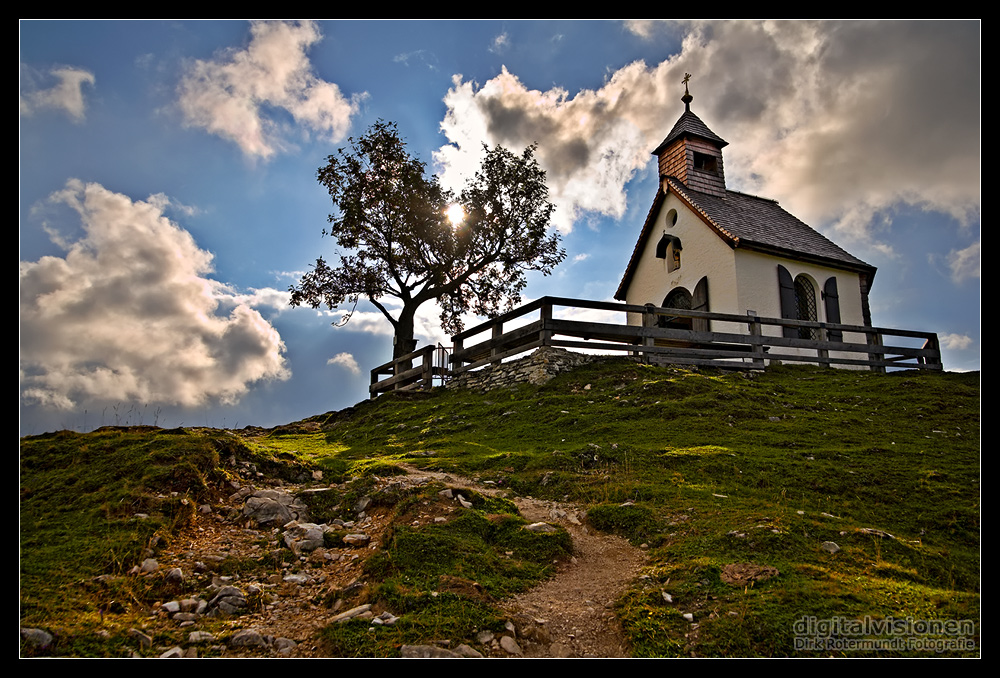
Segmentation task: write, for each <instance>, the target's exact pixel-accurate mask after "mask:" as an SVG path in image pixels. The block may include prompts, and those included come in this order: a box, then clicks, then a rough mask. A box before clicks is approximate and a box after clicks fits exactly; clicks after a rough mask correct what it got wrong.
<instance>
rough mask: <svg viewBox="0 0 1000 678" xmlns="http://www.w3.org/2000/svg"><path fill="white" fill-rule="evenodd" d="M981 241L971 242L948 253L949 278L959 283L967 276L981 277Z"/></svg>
mask: <svg viewBox="0 0 1000 678" xmlns="http://www.w3.org/2000/svg"><path fill="white" fill-rule="evenodd" d="M981 248H982V243H978V242H977V243H973V244H971V245H969V246H968V247H966V248H965V249H964V250H953V251H952V252H951V253H950V254H949V255H948V266H950V267H951V279H952V280H954V281H955V282H956V283H960V282H962V281H963V280H966V279H967V278H981V277H982V276H981V274H980V267H981V259H980V250H981Z"/></svg>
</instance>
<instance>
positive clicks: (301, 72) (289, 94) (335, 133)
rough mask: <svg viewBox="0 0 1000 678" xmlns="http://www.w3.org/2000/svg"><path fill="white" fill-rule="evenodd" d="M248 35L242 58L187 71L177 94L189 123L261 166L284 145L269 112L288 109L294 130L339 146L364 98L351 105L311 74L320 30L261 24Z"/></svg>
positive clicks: (227, 57) (223, 57) (228, 56)
mask: <svg viewBox="0 0 1000 678" xmlns="http://www.w3.org/2000/svg"><path fill="white" fill-rule="evenodd" d="M250 32H251V40H250V44H249V45H248V46H247V48H246V49H245V50H235V49H230V50H227V51H225V52H224V53H222V54H220V55H218V56H217V57H216V58H215V59H213V60H209V61H201V60H199V61H195V62H194V63H193V64H191V65H190V66H189V67H188V69H187V72H186V73H185V74H184V78H183V80H182V81H181V84H180V86H179V96H180V100H179V103H180V107H181V110H182V112H183V114H184V118H185V121H186V123H187V124H188V125H192V126H195V127H202V128H204V129H206V130H208V131H209V132H211V133H212V134H217V135H219V136H221V137H223V138H225V139H229V140H230V141H233V142H235V143H236V144H238V145H239V147H240V148H241V149H242V151H243V153H245V154H246V155H248V156H250V157H260V158H265V159H266V158H269V157H270V156H272V155H274V153H276V152H278V151H279V150H281V149H282V148H283V147H284V146H285V145H286V142H285V141H284V135H283V134H282V131H281V129H280V127H281V126H280V125H279V124H278V123H277V122H275V121H274V120H273V119H272V118H270V117H269V116H268V115H267V113H266V108H267V107H277V108H283V109H285V110H286V111H288V113H290V114H291V115H292V117H293V118H294V119H295V121H296V123H298V124H299V125H302V126H304V127H305V128H308V129H309V130H312V131H313V132H316V133H317V134H320V135H322V136H324V137H325V138H327V139H329V140H331V141H334V142H335V141H340V140H341V139H343V138H344V136H346V134H347V130H348V128H349V126H350V122H351V116H353V115H354V114H355V113H357V112H358V105H359V102H360V101H361V100H362V99H363V98H364V97H365V96H367V94H365V93H362V94H358V95H354V96H353V97H351V98H350V99H348V98H346V97H345V96H344V95H343V94H342V93H341V91H340V88H339V87H338V86H337V85H335V84H334V83H332V82H326V81H324V80H321V79H319V78H318V77H317V76H316V75H315V74H314V73H313V70H312V65H311V64H310V62H309V59H308V57H307V56H306V52H307V51H308V49H309V47H310V46H312V45H313V44H315V43H316V42H319V40H320V39H321V36H320V32H319V28H318V27H317V26H316V25H315V24H314V23H313V22H311V21H305V22H301V23H299V22H296V23H288V22H259V23H254V24H253V25H252V26H251V29H250Z"/></svg>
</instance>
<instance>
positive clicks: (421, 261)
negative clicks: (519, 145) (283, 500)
mask: <svg viewBox="0 0 1000 678" xmlns="http://www.w3.org/2000/svg"><path fill="white" fill-rule="evenodd" d="M484 149H485V157H484V159H483V161H482V164H481V166H480V169H479V171H478V172H476V175H475V177H473V178H472V179H470V180H469V181H468V182H467V184H466V186H465V188H464V189H463V190H462V193H461V195H460V196H453V195H452V194H450V193H449V192H448V191H445V190H444V189H443V188H441V186H440V184H439V183H438V180H437V178H436V177H433V176H432V177H426V176H425V175H424V163H423V162H421V161H419V160H417V159H416V158H414V157H412V156H411V155H410V154H409V153H408V152H407V150H406V144H405V143H404V142H403V141H402V139H400V137H399V133H398V131H397V129H396V125H395V123H388V122H385V121H382V120H379V121H378V122H376V123H375V124H374V125H372V126H371V127H370V128H369V129H368V131H367V132H366V133H365V134H364V135H363V136H362V137H360V138H359V139H353V138H352V139H351V140H350V148H349V149H340V150H339V151H338V153H337V155H331V156H329V158H328V162H327V164H326V165H325V166H323V167H321V168H319V171H318V173H317V177H318V179H319V182H320V183H321V184H323V185H324V186H325V187H326V188H327V191H328V192H329V193H330V197H331V198H332V199H333V204H334V207H335V210H336V211H335V213H334V214H331V215H330V217H329V221H330V227H329V229H327V230H324V234H327V233H328V234H329V235H331V236H333V238H334V239H335V240H336V243H337V245H338V247H339V248H341V250H342V252H341V253H339V254H338V255H337V256H338V257H339V259H340V261H339V263H338V265H336V266H335V267H331V266H330V265H329V264H327V263H326V260H325V259H324V258H323V257H320V258H319V259H317V260H316V264H315V266H314V267H313V270H312V271H310V272H308V273H306V274H305V275H304V276H303V277H302V280H301V281H300V282H299V284H298V285H297V286H294V285H293V286H292V287H291V288H290V291H291V293H292V299H291V304H292V305H293V306H300V305H309V306H311V307H312V308H319V307H320V306H321V305H326V306H327V307H329V308H330V309H331V310H334V309H336V308H338V307H339V306H340V305H342V304H345V303H346V304H350V305H351V307H352V311H353V308H354V307H356V305H357V303H358V301H359V300H360V299H361V298H362V297H364V298H367V299H368V300H369V301H370V302H371V303H372V304H373V305H374V306H375V308H377V309H379V311H381V312H382V314H383V315H384V316H385V317H386V318H387V319H388V320H389V322H390V323H391V324H392V327H393V330H394V333H395V336H394V339H393V358H398V357H399V356H402V355H405V354H407V353H410V352H411V351H413V350H414V349H415V348H416V342H415V341H414V339H413V330H414V324H413V323H414V317H415V314H416V311H417V309H418V308H419V307H420V306H421V305H422V304H424V303H425V302H427V301H431V300H436V301H437V302H438V303H439V304H440V306H441V309H442V311H441V326H442V328H443V329H444V330H445V331H446V332H448V333H451V334H455V333H457V332H460V331H461V330H462V328H463V324H462V319H461V316H462V314H463V313H467V312H469V311H471V312H473V313H475V314H476V315H482V316H495V315H498V314H499V313H502V312H504V311H507V310H511V309H513V308H514V307H515V306H516V305H517V304H518V303H519V302H520V298H521V292H522V291H523V290H524V287H525V285H526V284H527V281H526V279H525V272H527V271H540V272H541V273H543V274H545V275H548V274H549V273H551V272H552V269H553V268H554V267H555V266H556V265H557V264H559V262H561V261H562V260H563V259H564V258H565V256H566V252H565V250H563V249H562V248H561V247H560V246H559V235H558V233H555V232H553V233H549V232H548V231H549V228H548V227H549V220H550V219H551V216H552V211H553V209H554V208H553V205H552V203H550V202H549V200H548V188H547V187H546V185H545V172H544V171H543V170H542V169H541V167H539V166H538V161H537V160H536V159H535V155H534V154H535V146H529V147H528V148H526V149H525V150H524V152H523V153H522V154H521V155H516V154H514V153H512V152H510V151H508V150H507V149H505V148H503V147H501V146H495V147H494V148H492V149H490V148H488V147H486V146H485V145H484ZM449 205H451V206H452V207H449ZM455 206H458V207H459V208H460V209H461V210H462V214H463V216H461V218H460V219H459V221H456V220H455V218H454V217H453V215H456V214H457V211H453V208H454V207H455ZM387 296H391V297H396V298H398V299H399V300H400V301H402V302H403V307H402V309H401V310H400V311H399V313H398V315H397V316H393V314H392V313H390V312H389V310H388V308H387V306H386V305H384V304H383V303H382V300H383V299H384V298H385V297H387ZM349 317H350V314H348V318H349Z"/></svg>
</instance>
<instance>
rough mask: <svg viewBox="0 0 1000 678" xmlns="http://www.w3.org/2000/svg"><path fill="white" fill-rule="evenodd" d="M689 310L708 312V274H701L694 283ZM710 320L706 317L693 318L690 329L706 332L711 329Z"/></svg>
mask: <svg viewBox="0 0 1000 678" xmlns="http://www.w3.org/2000/svg"><path fill="white" fill-rule="evenodd" d="M691 310H692V311H705V312H708V310H709V308H708V276H703V277H702V279H701V280H699V281H698V284H697V285H695V288H694V294H693V295H692V297H691ZM710 322H711V321H710V320H709V319H708V318H694V319H693V322H692V323H691V329H693V330H694V331H695V332H708V331H709V330H710V329H711V326H710V324H709V323H710Z"/></svg>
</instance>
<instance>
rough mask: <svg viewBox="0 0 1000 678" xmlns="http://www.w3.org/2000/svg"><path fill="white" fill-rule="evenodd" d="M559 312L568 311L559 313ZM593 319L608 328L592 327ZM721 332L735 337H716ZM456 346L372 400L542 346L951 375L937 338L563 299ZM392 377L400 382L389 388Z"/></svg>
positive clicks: (378, 372)
mask: <svg viewBox="0 0 1000 678" xmlns="http://www.w3.org/2000/svg"><path fill="white" fill-rule="evenodd" d="M558 308H562V309H566V311H565V312H563V313H561V314H557V313H556V312H555V309H558ZM595 312H596V313H595ZM609 312H611V313H609ZM588 314H590V315H592V316H593V315H599V316H601V317H602V319H601V320H599V321H594V320H586V319H582V318H585V317H586V316H587V315H588ZM557 315H563V316H569V317H562V318H560V317H557ZM608 315H614V316H620V318H621V321H620V322H607V320H606V319H604V317H605V316H608ZM629 316H632V324H629V321H628V317H629ZM577 318H579V319H577ZM714 327H721V328H723V329H724V330H725V331H712V329H711V328H714ZM706 328H708V329H706ZM852 335H853V337H852ZM452 342H453V344H454V345H453V347H452V350H451V357H450V366H447V365H438V366H435V365H434V362H433V356H434V352H435V351H437V350H439V349H435V347H432V346H428V347H425V348H423V349H420V350H417V351H415V352H413V353H411V354H409V355H406V356H402V357H401V358H399V359H398V360H396V361H390V362H388V363H386V364H384V365H380V366H379V367H377V368H375V369H374V370H372V382H371V386H370V388H369V392H370V394H371V396H372V397H375V396H376V395H378V394H379V393H384V392H386V391H390V390H395V389H399V388H420V387H426V386H429V385H430V384H431V383H432V379H433V378H434V377H435V376H439V377H441V378H448V377H450V376H452V375H455V374H460V373H462V372H465V371H468V370H474V369H476V368H478V367H482V366H484V365H489V364H496V363H499V362H500V361H502V360H504V359H505V358H510V357H513V356H516V355H519V354H521V353H525V352H526V351H531V350H533V349H535V348H538V347H540V346H559V347H564V348H570V349H587V350H591V351H595V352H601V353H625V354H627V355H631V356H635V357H640V358H642V359H644V360H646V361H648V362H652V363H659V364H683V365H700V366H711V367H718V368H731V369H763V368H764V367H765V365H766V364H767V363H769V362H771V361H776V360H780V361H782V362H806V363H812V364H820V365H828V366H833V365H841V366H846V367H853V368H858V369H870V370H873V371H876V372H884V371H886V369H891V368H907V369H930V370H940V369H941V351H940V348H939V345H938V339H937V335H936V334H934V333H933V332H917V331H912V330H896V329H888V328H884V327H865V326H861V325H842V324H834V323H819V322H809V321H803V320H786V319H782V318H761V317H757V316H754V315H745V316H741V315H735V314H728V313H710V312H703V311H687V310H680V309H673V308H660V307H656V306H652V305H647V306H636V305H633V304H620V303H614V302H603V301H587V300H582V299H567V298H563V297H542V298H541V299H538V300H536V301H533V302H531V303H528V304H525V305H524V306H521V307H520V308H517V309H515V310H513V311H511V312H509V313H505V314H503V315H501V316H498V317H497V318H494V319H492V320H488V321H486V322H484V323H481V324H479V325H476V326H475V327H472V328H470V329H468V330H465V331H464V332H460V333H459V334H456V335H455V336H454V337H452ZM907 344H910V345H907ZM417 357H420V358H422V360H423V362H422V364H421V366H420V367H411V366H410V363H412V361H414V360H415V359H416V358H417ZM382 375H391V376H390V377H389V378H387V379H381V380H380V379H379V377H381V376H382Z"/></svg>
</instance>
